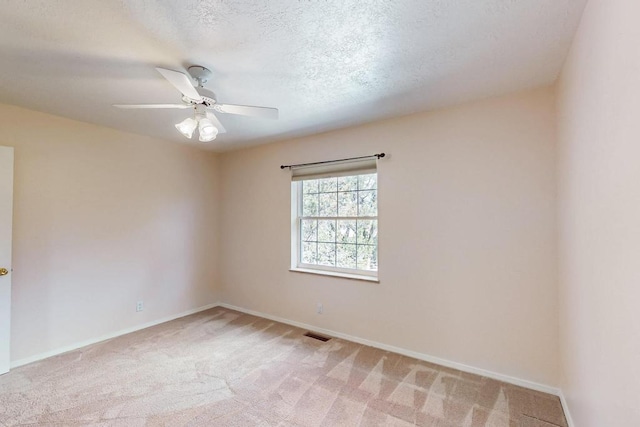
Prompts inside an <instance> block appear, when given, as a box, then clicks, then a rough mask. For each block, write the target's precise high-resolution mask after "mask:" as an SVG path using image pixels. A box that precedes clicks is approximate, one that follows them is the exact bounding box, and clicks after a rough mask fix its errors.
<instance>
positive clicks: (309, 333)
mask: <svg viewBox="0 0 640 427" xmlns="http://www.w3.org/2000/svg"><path fill="white" fill-rule="evenodd" d="M304 336H305V337H309V338H313V339H314V340H318V341H322V342H327V341H329V340H330V339H331V338H329V337H323V336H322V335H318V334H314V333H313V332H307V333H306V334H304Z"/></svg>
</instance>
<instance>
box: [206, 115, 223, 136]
mask: <svg viewBox="0 0 640 427" xmlns="http://www.w3.org/2000/svg"><path fill="white" fill-rule="evenodd" d="M207 119H209V120H211V122H212V123H213V125H214V126H215V127H217V128H218V133H226V132H227V130H226V129H225V128H224V126H222V123H220V120H218V118H217V117H216V115H215V114H213V113H211V112H209V111H207Z"/></svg>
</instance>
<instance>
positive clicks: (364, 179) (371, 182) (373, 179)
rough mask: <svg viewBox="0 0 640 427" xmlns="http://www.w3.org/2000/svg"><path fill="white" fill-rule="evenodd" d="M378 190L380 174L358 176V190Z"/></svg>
mask: <svg viewBox="0 0 640 427" xmlns="http://www.w3.org/2000/svg"><path fill="white" fill-rule="evenodd" d="M376 188H378V174H377V173H372V174H369V175H358V190H373V189H376Z"/></svg>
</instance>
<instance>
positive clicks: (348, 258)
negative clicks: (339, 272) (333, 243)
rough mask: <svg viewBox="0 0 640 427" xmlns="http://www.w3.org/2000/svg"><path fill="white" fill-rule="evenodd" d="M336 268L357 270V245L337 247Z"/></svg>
mask: <svg viewBox="0 0 640 427" xmlns="http://www.w3.org/2000/svg"><path fill="white" fill-rule="evenodd" d="M336 248H337V251H336V259H337V261H336V267H340V268H356V245H341V244H338V245H337V247H336Z"/></svg>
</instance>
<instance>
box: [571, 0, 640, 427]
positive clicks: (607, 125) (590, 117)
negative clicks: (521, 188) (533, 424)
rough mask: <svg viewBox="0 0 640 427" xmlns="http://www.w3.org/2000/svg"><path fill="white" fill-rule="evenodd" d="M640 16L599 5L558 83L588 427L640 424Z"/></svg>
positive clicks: (575, 368)
mask: <svg viewBox="0 0 640 427" xmlns="http://www.w3.org/2000/svg"><path fill="white" fill-rule="evenodd" d="M639 17H640V2H638V0H591V1H590V2H589V4H588V6H587V8H586V10H585V13H584V16H583V19H582V23H581V25H580V28H579V30H578V33H577V34H576V37H575V41H574V44H573V47H572V50H571V53H570V56H569V58H568V60H567V63H566V66H565V69H564V71H563V74H562V78H561V80H560V84H559V129H560V132H559V134H560V138H559V172H560V173H559V188H560V190H559V191H560V195H559V200H560V201H561V204H560V215H559V218H560V245H559V247H560V250H559V255H560V267H561V268H560V272H561V274H560V295H561V297H560V325H561V335H560V336H561V339H560V342H561V361H562V362H561V371H562V376H563V380H562V388H563V391H564V393H565V395H566V397H567V401H568V403H569V408H570V410H571V414H572V416H573V419H574V421H575V424H576V425H578V426H581V427H588V426H597V427H601V426H611V427H627V426H636V425H638V423H639V421H638V420H640V367H639V366H640V365H639V360H640V25H639Z"/></svg>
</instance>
